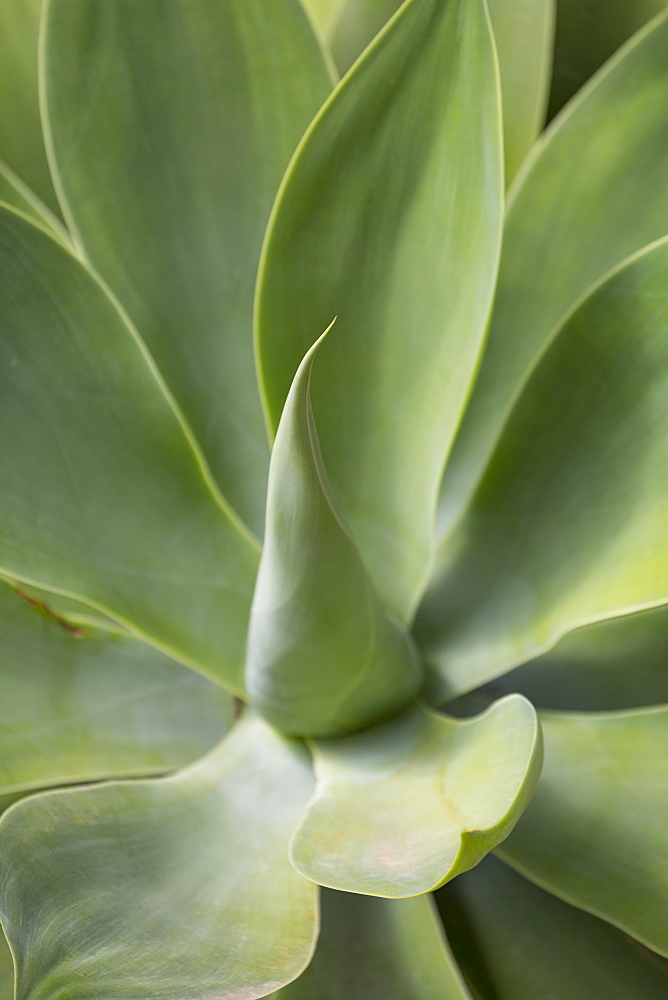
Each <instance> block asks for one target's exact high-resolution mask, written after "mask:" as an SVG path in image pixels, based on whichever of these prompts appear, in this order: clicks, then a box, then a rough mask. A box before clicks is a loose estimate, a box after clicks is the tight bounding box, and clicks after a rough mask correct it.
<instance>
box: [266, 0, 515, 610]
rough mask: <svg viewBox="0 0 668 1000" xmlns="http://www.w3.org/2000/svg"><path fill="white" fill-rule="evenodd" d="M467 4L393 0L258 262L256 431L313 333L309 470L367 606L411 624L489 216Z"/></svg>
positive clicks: (495, 172)
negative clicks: (327, 489) (359, 567)
mask: <svg viewBox="0 0 668 1000" xmlns="http://www.w3.org/2000/svg"><path fill="white" fill-rule="evenodd" d="M498 119H499V115H498V94H497V85H496V74H495V68H494V57H493V51H492V41H491V37H490V33H489V28H488V24H487V18H486V15H485V10H484V4H483V3H482V0H424V2H415V0H412V2H409V3H407V4H406V5H405V7H404V8H403V9H402V12H401V14H400V15H399V16H398V17H397V18H396V19H395V20H394V21H393V22H392V24H391V26H390V27H389V28H388V29H387V31H385V32H384V33H383V34H382V35H381V36H380V37H379V39H378V40H377V41H376V43H375V44H374V46H373V47H372V48H370V49H369V50H368V51H367V53H366V55H365V56H364V58H363V59H362V60H361V61H360V62H359V63H358V64H357V66H356V68H355V70H354V72H352V73H351V74H349V75H348V76H347V77H346V79H345V80H344V81H343V83H342V84H341V85H340V87H339V88H338V89H337V90H336V91H335V93H334V95H333V96H332V98H331V100H330V101H329V102H328V103H327V104H326V105H325V107H324V109H323V111H322V112H321V114H320V115H319V116H318V117H317V118H316V120H315V122H314V124H313V126H312V127H311V128H310V130H309V131H308V132H307V134H306V137H305V139H304V141H303V143H302V145H301V147H300V149H299V151H298V153H297V154H296V157H295V159H294V161H293V163H292V167H291V169H290V170H289V172H288V174H287V175H286V179H285V181H284V184H283V188H282V191H281V194H280V195H279V198H278V201H277V204H276V207H275V210H274V215H273V220H272V222H271V223H270V226H269V230H268V236H267V242H266V244H265V249H264V252H263V263H262V265H261V270H260V276H259V288H258V310H257V321H258V322H257V335H258V344H257V349H258V358H259V367H260V375H261V381H262V384H263V388H264V393H265V397H266V406H267V413H268V418H269V423H270V425H271V427H272V428H273V429H274V430H275V428H276V427H277V426H278V421H279V418H280V414H281V410H282V408H283V403H284V401H285V399H286V397H287V394H288V391H289V389H290V384H291V382H292V378H293V376H294V373H295V372H296V370H297V368H298V366H299V364H300V362H301V359H302V358H303V356H304V354H305V353H306V351H307V350H308V348H309V347H310V346H311V344H312V343H313V340H314V337H315V336H317V334H318V333H319V332H320V331H321V330H324V329H325V328H326V327H327V326H328V324H330V323H331V322H332V320H333V319H334V317H335V316H337V315H338V321H337V324H336V334H335V335H333V336H331V337H330V338H329V339H328V341H327V343H326V344H325V345H324V347H323V348H322V351H321V354H320V357H319V359H318V368H317V371H316V372H315V373H314V380H313V405H314V411H315V418H316V424H317V427H318V433H319V435H320V442H321V445H322V450H323V455H324V460H325V466H326V468H327V471H328V474H329V477H330V479H331V482H332V487H333V490H334V494H335V496H336V497H337V499H338V501H339V502H340V504H341V506H342V509H343V511H344V513H345V516H346V519H347V521H348V523H349V525H350V528H351V531H352V534H353V537H354V538H355V540H356V542H357V544H358V545H359V547H360V551H361V553H362V557H363V559H364V561H365V563H366V564H367V566H368V568H369V571H370V573H371V576H372V579H373V581H374V584H375V586H376V589H377V591H378V593H379V594H380V596H381V598H382V599H383V600H384V601H385V602H386V603H387V605H388V607H389V608H390V610H391V611H393V612H394V613H395V614H397V615H398V617H400V618H403V619H407V618H409V617H410V615H411V613H412V610H413V607H414V605H415V603H416V600H417V598H418V596H419V594H420V592H421V590H422V588H423V586H424V581H425V575H426V573H427V570H428V566H429V562H430V559H431V549H432V543H433V520H434V508H435V504H436V496H437V493H438V488H439V483H440V478H441V471H442V466H443V462H444V460H445V456H446V454H447V451H448V448H449V446H450V442H451V439H452V437H453V435H454V431H455V428H456V425H457V423H458V421H459V417H460V413H461V410H462V406H463V404H464V401H465V398H466V395H467V392H468V387H469V384H470V381H471V378H472V376H473V372H474V369H475V366H476V363H477V358H478V353H479V350H480V344H481V339H482V335H483V330H484V327H485V324H486V322H487V316H488V311H489V304H490V296H491V292H492V286H493V282H494V277H495V273H496V264H497V255H498V242H499V227H500V221H501V167H500V143H499V120H498Z"/></svg>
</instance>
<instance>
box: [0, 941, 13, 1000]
mask: <svg viewBox="0 0 668 1000" xmlns="http://www.w3.org/2000/svg"><path fill="white" fill-rule="evenodd" d="M0 1000H14V962H13V959H12V953H11V951H10V950H9V945H8V944H7V941H6V938H5V935H4V934H3V933H2V929H1V928H0Z"/></svg>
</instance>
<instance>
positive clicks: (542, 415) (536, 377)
mask: <svg viewBox="0 0 668 1000" xmlns="http://www.w3.org/2000/svg"><path fill="white" fill-rule="evenodd" d="M667 324H668V241H663V242H661V243H659V244H657V245H656V246H655V247H654V248H652V249H650V250H648V251H646V252H644V253H642V254H640V255H638V256H637V257H635V258H634V259H632V260H631V261H630V262H628V263H627V264H626V265H625V266H624V267H622V268H621V269H620V270H618V271H617V272H616V273H615V274H614V275H613V276H612V277H610V279H609V280H607V281H606V282H604V283H603V284H601V285H599V286H598V287H597V289H596V290H595V291H594V292H593V293H592V294H591V295H590V296H589V297H588V298H587V299H585V301H583V303H582V304H581V306H580V307H579V308H578V309H577V310H576V311H575V312H574V313H573V314H572V315H571V317H570V319H568V320H567V321H566V323H565V325H564V326H563V327H562V329H561V330H560V331H559V333H558V335H557V336H556V338H555V339H554V340H553V341H552V343H551V345H550V347H549V349H548V350H547V352H546V353H545V354H544V355H543V357H542V359H541V361H540V363H539V364H538V366H537V367H536V369H535V370H534V372H533V373H532V375H531V377H530V378H529V380H528V382H527V383H526V385H525V386H524V389H523V391H522V394H521V396H520V398H519V400H518V402H517V405H516V406H515V409H514V410H513V412H512V414H511V416H510V419H509V421H508V423H507V424H506V426H505V428H504V430H503V434H502V437H501V439H500V441H499V444H498V446H497V448H496V451H495V452H494V455H493V457H492V459H491V462H490V464H489V466H488V469H487V472H486V474H485V477H484V478H483V480H482V482H481V485H480V487H479V489H478V491H477V493H476V495H475V497H474V500H473V502H472V504H471V507H470V508H469V511H468V514H467V516H466V517H465V518H464V519H463V520H462V522H461V524H460V526H459V528H458V530H457V533H456V534H455V536H454V541H453V543H452V544H453V550H454V553H455V555H454V557H453V564H452V566H451V568H450V571H449V572H447V573H446V574H444V577H443V578H442V579H441V580H440V581H438V582H437V584H436V585H435V586H434V588H433V590H432V592H431V593H430V595H429V597H428V599H427V601H426V602H425V605H424V608H423V614H422V616H421V619H420V627H419V630H418V631H419V633H420V634H421V637H422V643H423V648H424V650H425V655H426V656H427V659H428V661H429V663H431V664H432V666H433V667H434V671H433V675H432V682H431V692H430V694H431V696H432V697H434V698H436V699H442V698H445V697H449V696H452V694H453V693H456V692H457V691H467V690H471V689H472V688H474V687H476V686H477V685H478V684H480V683H482V682H484V681H486V680H490V679H492V678H494V677H497V676H499V675H501V674H502V673H504V672H505V671H506V670H508V669H509V668H510V667H513V666H516V665H517V664H519V663H522V662H523V661H525V660H528V659H531V658H532V657H534V656H536V655H538V654H539V653H540V652H542V651H544V650H546V649H548V648H550V646H552V645H553V644H554V643H555V642H556V641H557V640H558V639H559V638H560V637H561V636H563V635H564V634H565V633H566V632H568V631H570V630H571V629H573V628H576V627H578V626H580V625H584V624H587V623H590V622H594V621H597V620H600V619H603V618H606V617H613V616H615V615H621V614H624V613H628V612H631V611H635V610H640V609H642V608H644V607H652V606H653V605H657V604H660V603H664V602H665V601H666V598H667V596H668V530H667V529H668V521H667V514H668V511H667V508H666V484H667V482H668V435H667V434H666V425H667V420H668V339H667V338H666V325H667Z"/></svg>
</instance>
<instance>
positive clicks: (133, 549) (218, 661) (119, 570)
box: [0, 209, 257, 690]
mask: <svg viewBox="0 0 668 1000" xmlns="http://www.w3.org/2000/svg"><path fill="white" fill-rule="evenodd" d="M0 297H1V298H2V301H3V302H4V303H5V305H4V307H3V312H2V318H1V319H0V333H1V341H0V342H1V348H0V350H1V352H2V354H1V363H0V422H1V426H2V435H3V442H4V445H3V448H2V455H1V457H0V490H1V492H2V497H3V516H2V521H1V522H0V568H1V569H2V572H3V573H4V574H6V575H7V576H10V577H12V578H15V579H19V580H23V581H25V582H27V583H33V584H35V585H36V586H38V587H43V588H46V589H47V590H51V589H52V590H55V591H59V592H62V593H64V594H66V595H69V596H71V597H74V598H77V599H82V600H84V601H85V602H87V603H90V604H92V605H93V606H94V607H96V608H97V609H98V610H100V611H102V612H103V613H104V612H106V613H108V614H110V615H111V617H113V618H117V619H118V620H119V621H121V622H123V623H125V624H126V625H127V626H128V627H130V628H131V629H133V630H135V631H137V632H140V633H141V634H142V635H143V636H145V637H146V638H148V639H149V640H150V641H151V642H154V643H155V644H156V645H158V646H160V647H163V648H165V649H167V650H168V651H170V652H172V653H173V654H174V655H175V656H176V657H177V658H181V659H183V660H184V661H185V662H188V663H192V664H193V665H194V666H197V667H199V668H200V669H202V670H204V671H206V672H208V673H209V674H211V675H213V676H215V677H219V678H221V679H223V680H224V681H226V683H228V684H229V685H230V686H231V687H232V688H234V689H235V690H239V689H240V688H241V685H242V679H243V678H242V675H243V657H244V647H245V632H246V622H247V618H248V613H249V609H250V600H251V594H252V587H253V579H254V574H255V571H256V565H257V552H256V550H255V548H254V546H253V544H252V543H251V542H250V541H249V539H248V538H247V537H246V536H245V535H244V534H243V533H242V531H241V530H240V528H239V527H238V526H237V525H236V523H235V522H234V521H233V520H232V519H231V517H230V516H229V515H228V513H227V512H226V510H225V509H224V508H223V507H222V506H221V505H220V503H219V502H218V501H217V499H216V496H215V495H214V493H213V492H212V489H211V487H210V483H209V480H208V478H207V476H206V474H205V472H204V471H203V467H202V465H201V463H200V461H199V459H198V455H197V453H196V452H195V451H194V449H193V447H192V445H191V443H190V441H189V439H188V438H187V436H186V434H185V433H184V430H183V427H182V425H181V423H180V421H179V418H178V416H177V414H176V412H175V409H174V408H173V406H172V405H171V403H170V401H169V399H168V398H167V396H166V394H165V392H164V391H163V388H162V386H161V384H160V382H159V380H158V378H157V376H156V374H155V371H154V369H153V367H152V365H151V362H150V360H149V359H148V357H147V355H146V353H145V351H144V349H143V347H142V345H141V343H140V342H139V340H138V338H137V337H136V334H134V333H133V331H132V329H131V328H130V326H129V325H128V323H127V322H126V321H125V319H124V318H123V316H122V315H121V313H120V312H119V310H118V308H117V307H116V305H115V304H114V302H113V301H112V300H111V299H110V298H109V296H108V295H107V294H106V293H105V291H104V289H103V288H102V287H101V286H100V285H99V284H98V282H97V281H96V280H95V278H94V277H93V276H92V275H91V274H89V273H88V272H87V271H86V270H85V269H84V267H83V266H82V265H81V264H80V263H79V262H78V261H77V260H76V259H75V258H74V257H72V256H70V255H69V254H68V253H67V251H66V250H64V249H63V248H62V247H61V246H59V245H58V244H57V243H56V242H54V241H53V240H52V239H51V238H50V237H49V236H47V235H46V234H45V233H44V232H42V231H41V230H40V229H38V228H36V227H34V226H32V225H31V224H30V223H28V222H27V221H25V220H24V219H23V218H21V217H19V216H18V215H15V214H14V213H12V212H10V211H8V210H6V209H3V210H0Z"/></svg>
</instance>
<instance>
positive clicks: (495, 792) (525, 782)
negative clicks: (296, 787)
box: [290, 695, 542, 897]
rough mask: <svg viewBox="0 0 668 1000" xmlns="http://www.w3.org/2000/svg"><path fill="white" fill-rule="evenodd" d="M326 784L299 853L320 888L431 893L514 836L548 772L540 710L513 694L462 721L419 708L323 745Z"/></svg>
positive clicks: (294, 851) (319, 755)
mask: <svg viewBox="0 0 668 1000" xmlns="http://www.w3.org/2000/svg"><path fill="white" fill-rule="evenodd" d="M313 752H314V757H315V770H316V779H317V781H316V790H315V794H314V796H313V799H312V800H311V802H310V804H309V807H308V810H307V811H306V813H305V816H304V819H303V820H302V822H301V824H300V826H299V827H298V829H297V830H296V832H295V835H294V837H293V839H292V844H291V848H290V856H291V859H292V863H293V864H294V865H295V866H296V868H297V870H298V871H301V872H302V873H303V874H304V875H306V876H308V878H311V879H313V880H314V881H315V882H319V883H320V884H321V885H326V886H330V887H331V888H334V889H343V890H345V891H349V892H358V893H365V894H369V895H376V896H387V897H401V896H415V895H417V894H418V893H421V892H428V891H429V890H430V889H433V888H434V887H435V886H437V885H442V884H443V883H444V882H446V881H448V880H449V879H451V878H454V877H455V875H458V874H460V872H463V871H466V869H467V868H471V867H473V865H476V864H477V863H478V862H479V861H480V859H481V858H482V857H484V856H485V854H487V852H488V851H491V850H492V848H493V847H495V846H496V845H497V844H499V843H500V842H501V841H502V840H503V839H504V838H505V837H507V836H508V834H509V832H510V831H511V830H512V828H513V826H514V825H515V823H516V822H517V820H518V817H519V816H520V815H521V813H522V811H523V809H524V808H525V807H526V805H527V803H528V801H529V799H530V798H531V795H532V793H533V790H534V788H535V787H536V782H537V781H538V777H539V775H540V769H541V763H542V741H541V736H540V728H539V726H538V722H537V719H536V714H535V712H534V710H533V708H532V707H531V705H530V704H529V702H528V701H526V700H525V699H524V698H522V697H520V696H519V695H511V696H510V697H508V698H504V699H503V700H502V701H499V702H497V703H496V704H495V705H493V706H491V707H490V708H489V709H488V710H487V711H486V712H485V713H483V714H482V715H479V716H477V717H475V718H473V719H467V720H464V721H460V720H458V719H452V718H450V717H448V716H445V715H438V714H437V713H435V712H430V711H428V710H426V709H423V708H421V707H415V708H413V709H410V710H409V711H408V712H404V713H403V715H400V716H399V717H398V718H397V719H394V720H392V721H391V722H386V723H383V724H382V725H380V726H376V727H374V728H373V729H369V730H366V731H365V732H363V733H358V734H356V735H355V736H350V737H348V738H347V739H339V740H329V741H324V740H318V741H316V742H315V743H314V750H313Z"/></svg>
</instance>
